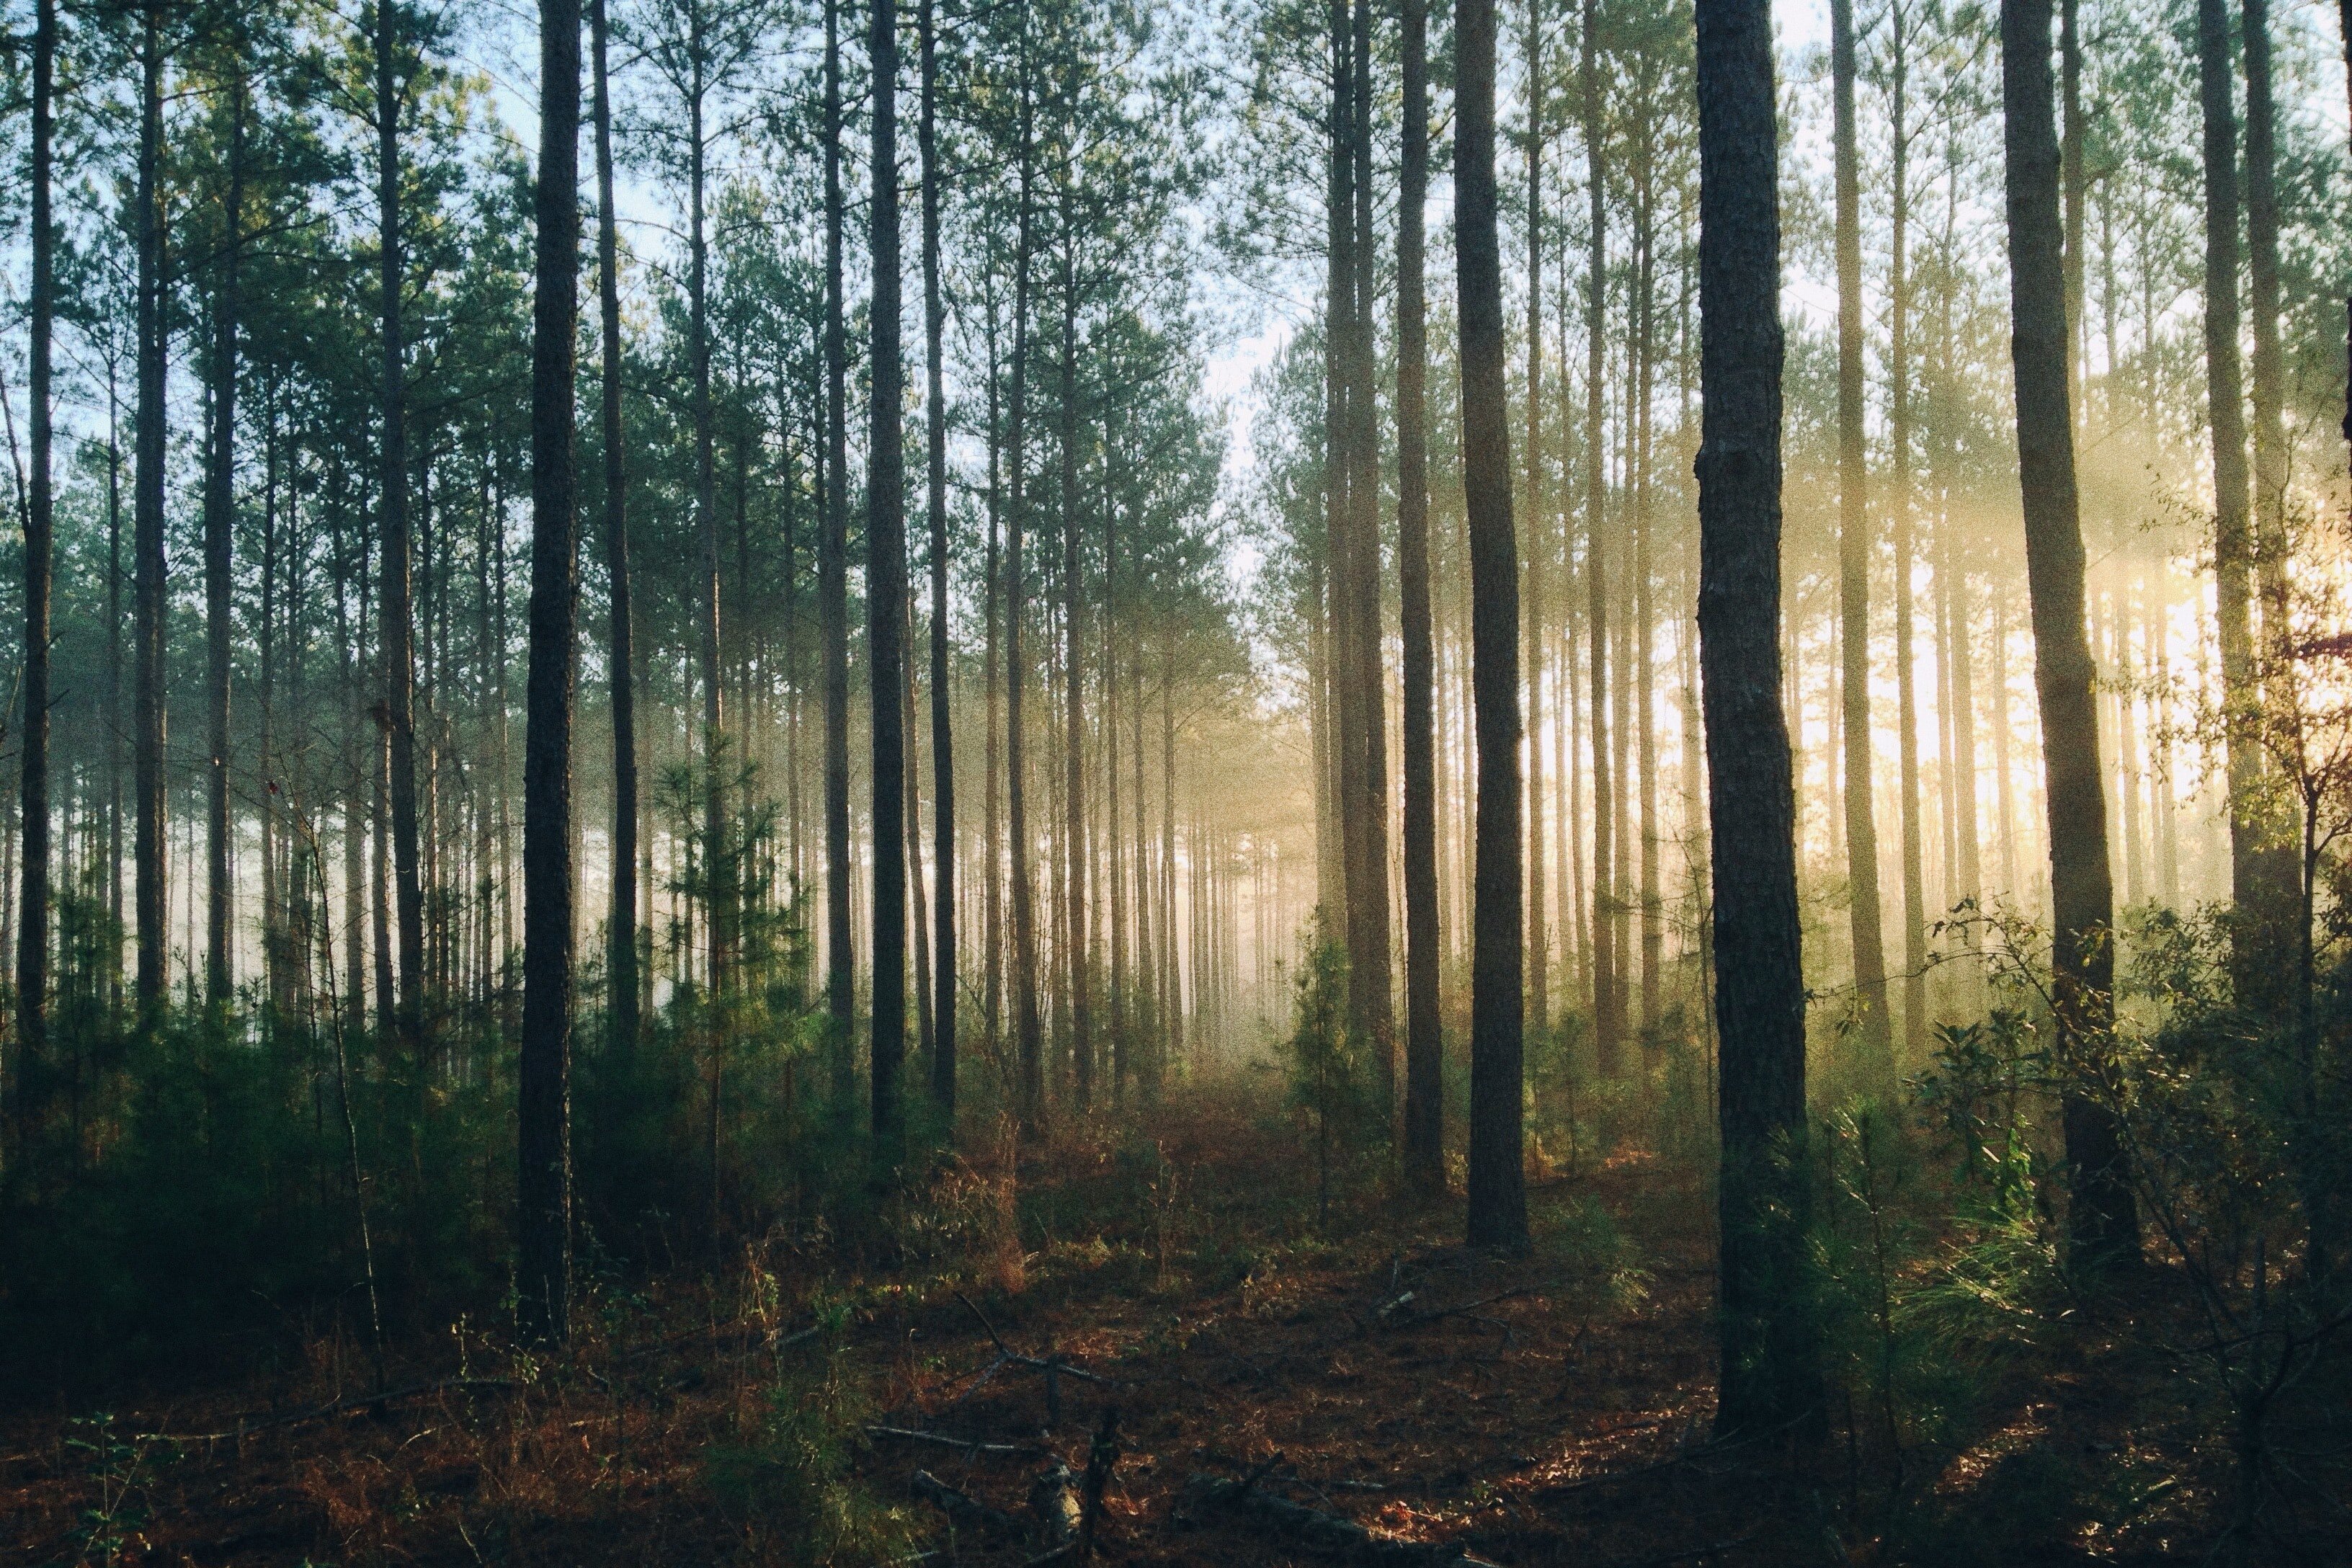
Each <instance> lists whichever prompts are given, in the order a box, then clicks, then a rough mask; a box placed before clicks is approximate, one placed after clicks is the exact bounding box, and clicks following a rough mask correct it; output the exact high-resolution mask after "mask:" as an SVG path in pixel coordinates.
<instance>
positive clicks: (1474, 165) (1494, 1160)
mask: <svg viewBox="0 0 2352 1568" xmlns="http://www.w3.org/2000/svg"><path fill="white" fill-rule="evenodd" d="M1588 5H1590V0H1588ZM1590 16H1591V13H1590V10H1589V9H1588V11H1587V18H1588V26H1589V25H1590ZM1454 49H1455V56H1456V61H1457V64H1456V68H1455V87H1454V211H1455V216H1454V249H1455V253H1456V255H1457V256H1458V258H1459V262H1458V265H1457V268H1456V287H1457V289H1458V292H1459V299H1458V303H1457V307H1456V309H1457V310H1458V312H1459V315H1460V319H1461V322H1462V389H1463V390H1462V454H1463V469H1462V477H1463V499H1464V503H1465V511H1466V512H1467V514H1468V519H1469V526H1470V576H1471V610H1470V614H1471V637H1472V641H1473V644H1474V647H1473V651H1472V656H1471V657H1472V661H1473V667H1472V678H1473V680H1474V682H1475V687H1476V705H1477V723H1478V848H1477V854H1478V862H1477V869H1476V878H1477V889H1476V900H1475V901H1476V909H1475V913H1474V915H1473V917H1472V919H1473V923H1474V926H1475V935H1474V937H1473V939H1472V940H1473V944H1474V952H1473V955H1472V958H1471V970H1470V1162H1469V1178H1468V1180H1469V1199H1470V1203H1469V1226H1468V1236H1469V1241H1470V1244H1471V1245H1472V1246H1474V1247H1505V1248H1510V1249H1515V1250H1516V1249H1518V1248H1522V1247H1526V1246H1527V1240H1528V1198H1527V1183H1526V1176H1525V1173H1524V1172H1523V1170H1522V1168H1521V1151H1520V1138H1521V1120H1520V1118H1521V1111H1520V1100H1521V1097H1522V1095H1523V1094H1524V1092H1525V1075H1524V1072H1523V1070H1522V1063H1521V1048H1522V1029H1523V1027H1524V1024H1525V1018H1524V1016H1523V1014H1522V1013H1521V1008H1522V1006H1523V1005H1524V1001H1525V999H1524V997H1523V996H1522V994H1521V991H1520V984H1521V975H1522V970H1523V966H1524V955H1523V953H1522V952H1521V949H1520V924H1519V921H1520V908H1519V881H1520V878H1519V806H1520V797H1519V739H1520V735H1519V563H1518V542H1517V538H1516V537H1515V536H1514V531H1513V528H1512V525H1511V432H1510V425H1509V420H1510V411H1509V405H1508V391H1507V387H1506V385H1505V384H1504V369H1503V353H1504V345H1503V336H1504V331H1503V257H1502V247H1501V244H1500V241H1499V238H1498V237H1497V236H1496V222H1495V208H1496V190H1495V0H1456V5H1455V8H1454Z"/></svg>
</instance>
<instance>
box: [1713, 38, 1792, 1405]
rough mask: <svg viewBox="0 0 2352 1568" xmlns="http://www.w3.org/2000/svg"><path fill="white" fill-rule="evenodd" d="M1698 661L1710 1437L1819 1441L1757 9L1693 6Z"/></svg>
mask: <svg viewBox="0 0 2352 1568" xmlns="http://www.w3.org/2000/svg"><path fill="white" fill-rule="evenodd" d="M1697 23H1698V115H1699V121H1698V136H1699V242H1698V243H1699V252H1698V268H1699V357H1700V378H1701V380H1700V389H1701V396H1702V398H1703V400H1704V412H1703V415H1702V420H1703V424H1702V428H1701V432H1700V447H1699V454H1698V462H1697V475H1698V498H1699V499H1698V505H1699V531H1700V533H1699V572H1700V582H1699V597H1698V626H1699V659H1700V666H1701V669H1702V672H1703V675H1702V679H1704V681H1705V683H1706V763H1707V791H1708V803H1707V804H1708V817H1709V824H1710V826H1711V829H1712V831H1711V833H1710V835H1709V837H1710V838H1711V840H1712V844H1713V848H1714V854H1715V910H1714V928H1715V984H1716V1016H1717V1023H1718V1027H1719V1029H1720V1031H1721V1036H1722V1043H1721V1056H1722V1065H1721V1068H1720V1069H1719V1079H1718V1081H1719V1084H1720V1092H1719V1095H1718V1105H1719V1107H1720V1111H1719V1115H1720V1120H1721V1126H1722V1138H1723V1153H1722V1176H1721V1179H1720V1182H1719V1184H1718V1186H1717V1192H1718V1194H1719V1196H1718V1199H1717V1203H1718V1206H1719V1209H1720V1215H1721V1219H1720V1224H1721V1237H1722V1240H1721V1262H1720V1266H1719V1270H1718V1277H1719V1279H1720V1284H1719V1286H1718V1289H1719V1292H1720V1300H1721V1307H1720V1313H1719V1320H1718V1321H1719V1322H1720V1325H1721V1334H1722V1346H1723V1349H1722V1355H1723V1362H1722V1373H1721V1384H1720V1394H1719V1397H1718V1399H1717V1405H1716V1429H1717V1432H1718V1433H1721V1434H1725V1435H1729V1434H1732V1433H1746V1434H1756V1433H1762V1432H1766V1431H1769V1430H1771V1429H1774V1428H1777V1427H1780V1426H1784V1425H1787V1424H1789V1423H1792V1422H1795V1423H1801V1424H1811V1425H1816V1426H1817V1425H1818V1424H1819V1422H1820V1418H1821V1408H1820V1407H1821V1397H1822V1382H1821V1368H1820V1359H1819V1358H1820V1351H1819V1346H1818V1342H1817V1338H1816V1336H1817V1330H1816V1327H1815V1323H1816V1316H1815V1313H1814V1311H1813V1310H1812V1306H1811V1302H1810V1301H1809V1300H1807V1299H1806V1293H1805V1289H1804V1284H1803V1281H1804V1278H1805V1275H1806V1272H1807V1264H1806V1258H1805V1247H1806V1221H1807V1214H1808V1210H1809V1207H1810V1205H1809V1201H1808V1184H1809V1181H1810V1172H1809V1170H1808V1169H1807V1166H1806V1163H1805V1161H1804V1158H1803V1153H1802V1151H1803V1146H1804V1140H1805V985H1804V973H1803V966H1802V963H1801V957H1800V953H1799V927H1798V913H1797V865H1796V846H1795V841H1794V837H1793V834H1792V828H1793V824H1794V812H1795V793H1794V789H1793V786H1792V784H1791V782H1790V756H1789V735H1788V728H1787V722H1788V721H1787V716H1786V714H1785V713H1784V712H1783V711H1782V709H1781V706H1780V471H1781V470H1780V371H1781V364H1782V357H1783V354H1784V353H1785V347H1784V341H1783V338H1782V335H1781V329H1780V183H1779V182H1780V138H1779V134H1778V129H1777V126H1776V124H1775V122H1774V117H1773V110H1774V103H1773V79H1772V75H1773V72H1772V30H1771V10H1770V7H1769V5H1767V4H1765V0H1699V4H1698V8H1697Z"/></svg>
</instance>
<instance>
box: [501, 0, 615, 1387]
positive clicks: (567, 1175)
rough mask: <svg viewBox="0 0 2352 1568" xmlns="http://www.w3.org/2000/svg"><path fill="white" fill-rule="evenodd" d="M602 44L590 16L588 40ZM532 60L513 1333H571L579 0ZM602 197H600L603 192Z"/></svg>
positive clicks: (546, 16) (551, 0) (544, 20)
mask: <svg viewBox="0 0 2352 1568" xmlns="http://www.w3.org/2000/svg"><path fill="white" fill-rule="evenodd" d="M601 9H602V5H601V4H600V5H599V10H600V11H601ZM602 43H603V29H602V27H601V26H600V27H599V28H598V44H599V47H600V48H601V47H602ZM539 71H540V100H539V102H540V107H539V127H540V130H539V182H538V193H537V201H536V204H535V210H534V214H533V216H534V218H535V220H536V238H535V241H534V244H535V247H536V256H535V260H536V264H537V270H538V279H537V287H536V290H535V294H534V298H533V300H532V308H531V352H530V510H531V521H530V675H529V679H530V687H529V690H528V694H527V700H528V702H529V704H530V708H529V710H528V712H527V714H526V715H525V719H524V723H525V727H526V728H525V734H524V741H523V785H522V788H523V818H522V867H523V869H522V875H523V893H522V897H523V905H522V1047H521V1054H520V1069H519V1073H518V1081H517V1093H516V1101H517V1104H516V1110H517V1115H516V1121H517V1126H518V1129H519V1131H520V1144H521V1147H520V1151H519V1154H520V1159H519V1163H518V1165H517V1169H516V1174H515V1195H516V1198H517V1201H518V1206H519V1207H520V1211H521V1213H520V1224H519V1226H518V1227H517V1237H518V1241H519V1243H520V1245H519V1247H518V1249H517V1250H518V1251H519V1253H520V1260H519V1266H518V1268H517V1269H516V1279H515V1283H516V1289H517V1294H518V1296H519V1298H520V1320H521V1329H522V1331H523V1334H524V1336H525V1337H526V1338H528V1339H535V1340H540V1341H545V1342H557V1341H561V1340H562V1339H563V1338H564V1337H565V1335H566V1334H567V1332H568V1331H569V1330H570V1305H571V1278H572V893H573V888H572V682H573V673H574V670H575V668H576V667H577V663H578V656H577V653H576V651H575V648H574V637H573V621H574V618H575V616H576V615H577V612H578V607H579V585H580V541H579V528H578V516H577V508H576V506H575V504H574V500H573V494H572V480H573V475H572V397H573V391H572V355H573V352H574V339H575V337H576V336H577V333H578V330H579V324H580V305H579V288H580V150H579V142H580V0H540V7H539ZM600 96H601V94H600ZM599 130H600V136H599V142H600V149H601V145H602V143H603V141H604V138H603V136H602V135H601V131H602V127H601V126H600V127H599ZM600 174H601V170H600ZM601 183H602V182H601V180H600V184H601ZM610 195H611V193H610V192H609V190H607V191H605V192H604V196H605V199H606V200H607V202H608V203H609V200H610ZM610 210H611V209H610V207H609V205H608V206H607V208H606V211H607V212H609V211H610Z"/></svg>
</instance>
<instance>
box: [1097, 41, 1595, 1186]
mask: <svg viewBox="0 0 2352 1568" xmlns="http://www.w3.org/2000/svg"><path fill="white" fill-rule="evenodd" d="M1402 51H1403V74H1404V82H1403V89H1404V103H1403V117H1404V126H1403V144H1402V152H1401V157H1400V161H1399V167H1398V182H1397V193H1398V194H1397V328H1396V340H1397V346H1396V353H1397V371H1396V419H1397V584H1398V590H1399V595H1400V600H1401V605H1402V610H1401V615H1400V622H1401V625H1400V630H1401V632H1402V636H1403V641H1404V651H1403V669H1402V679H1403V688H1404V689H1403V697H1404V713H1403V719H1404V721H1403V726H1402V737H1401V738H1402V744H1403V747H1404V759H1403V761H1404V946H1405V973H1404V993H1405V1036H1404V1173H1405V1180H1406V1182H1407V1184H1410V1185H1411V1186H1412V1187H1413V1188H1415V1189H1416V1190H1418V1191H1421V1192H1423V1193H1435V1192H1438V1191H1441V1190H1443V1188H1444V1184H1445V1157H1444V1132H1445V1113H1444V1093H1445V1086H1444V1067H1445V1063H1444V1015H1443V1014H1442V1013H1441V1011H1440V1010H1439V1005H1438V976H1439V960H1440V958H1441V957H1442V956H1443V949H1442V947H1441V946H1440V942H1441V941H1442V938H1441V936H1440V934H1439V931H1438V923H1437V722H1436V674H1435V663H1436V659H1435V646H1434V638H1433V635H1432V625H1431V622H1432V617H1431V614H1430V603H1429V413H1428V406H1427V401H1426V399H1427V383H1428V377H1429V339H1428V325H1427V321H1426V319H1425V318H1426V314H1427V311H1426V306H1425V301H1424V300H1423V288H1424V282H1423V252H1424V249H1425V247H1424V243H1423V234H1422V209H1423V207H1424V206H1425V205H1427V202H1428V193H1429V5H1428V0H1403V37H1402ZM1140 789H1141V786H1140V784H1138V792H1139V794H1140ZM1138 809H1140V801H1139V803H1138ZM1561 831H1562V832H1563V833H1565V832H1567V831H1569V828H1568V826H1567V824H1566V820H1565V819H1563V822H1562V826H1561Z"/></svg>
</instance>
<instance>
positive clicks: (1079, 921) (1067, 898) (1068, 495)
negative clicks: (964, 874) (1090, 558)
mask: <svg viewBox="0 0 2352 1568" xmlns="http://www.w3.org/2000/svg"><path fill="white" fill-rule="evenodd" d="M1061 219H1062V228H1063V238H1062V243H1063V252H1062V376H1061V380H1062V386H1061V394H1062V397H1061V402H1062V406H1061V425H1062V429H1061V448H1062V498H1061V499H1062V695H1063V706H1062V721H1063V723H1062V822H1063V845H1062V896H1063V900H1064V903H1063V921H1064V925H1063V931H1065V933H1066V941H1067V943H1068V946H1067V949H1066V952H1065V953H1064V955H1063V957H1064V963H1065V964H1066V968H1067V971H1068V976H1069V978H1068V984H1069V987H1070V1051H1071V1066H1072V1068H1073V1069H1074V1073H1075V1076H1076V1089H1077V1101H1078V1109H1079V1110H1086V1109H1087V1107H1088V1106H1089V1105H1090V1104H1091V1103H1092V1101H1093V1097H1094V1069H1095V1037H1094V917H1093V916H1092V914H1091V913H1090V912H1089V911H1090V910H1091V909H1092V907H1093V903H1092V900H1093V889H1090V888H1089V887H1088V886H1087V869H1088V861H1089V859H1090V856H1089V854H1088V847H1087V839H1088V835H1087V794H1086V728H1085V718H1084V715H1083V713H1082V711H1081V702H1080V697H1081V694H1082V693H1083V691H1084V690H1085V687H1086V679H1085V670H1086V667H1085V664H1084V662H1083V661H1082V659H1081V658H1080V654H1079V650H1080V647H1081V633H1082V630H1083V627H1084V624H1085V621H1086V615H1085V587H1086V585H1085V583H1084V581H1083V580H1082V567H1083V562H1082V560H1081V557H1080V554H1079V550H1078V274H1077V258H1076V246H1077V241H1076V237H1075V235H1074V234H1073V232H1072V227H1071V225H1072V215H1071V212H1070V208H1069V204H1068V199H1067V187H1065V188H1064V200H1063V204H1062V214H1061Z"/></svg>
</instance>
